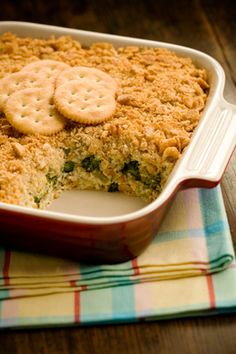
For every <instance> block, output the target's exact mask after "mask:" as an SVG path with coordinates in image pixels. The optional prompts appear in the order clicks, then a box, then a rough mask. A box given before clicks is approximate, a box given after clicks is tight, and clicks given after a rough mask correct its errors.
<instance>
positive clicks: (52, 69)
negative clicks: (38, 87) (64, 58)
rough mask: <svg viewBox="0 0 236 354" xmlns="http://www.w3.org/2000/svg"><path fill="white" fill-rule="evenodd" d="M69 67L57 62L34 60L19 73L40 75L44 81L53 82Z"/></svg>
mask: <svg viewBox="0 0 236 354" xmlns="http://www.w3.org/2000/svg"><path fill="white" fill-rule="evenodd" d="M69 68H70V66H69V65H67V64H65V63H63V62H61V61H57V60H51V59H41V60H36V61H34V62H32V63H30V64H28V65H26V66H24V67H23V68H22V69H21V71H23V72H29V73H34V74H38V75H40V76H41V77H42V78H43V79H44V80H45V79H47V80H55V79H56V77H57V75H58V74H59V73H60V72H61V71H64V70H66V69H69Z"/></svg>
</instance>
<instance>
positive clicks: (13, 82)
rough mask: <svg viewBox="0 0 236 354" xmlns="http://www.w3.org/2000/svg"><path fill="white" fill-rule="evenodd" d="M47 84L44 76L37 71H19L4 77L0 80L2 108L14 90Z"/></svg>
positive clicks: (0, 106)
mask: <svg viewBox="0 0 236 354" xmlns="http://www.w3.org/2000/svg"><path fill="white" fill-rule="evenodd" d="M45 86H46V83H45V80H44V78H42V77H40V76H39V75H37V74H35V73H28V72H22V71H19V72H16V73H13V74H10V75H8V76H6V77H4V78H3V79H1V80H0V110H1V111H3V110H4V106H5V103H6V101H7V100H8V98H9V97H10V96H11V95H12V94H13V93H14V92H16V91H19V90H22V89H25V88H27V87H35V88H36V87H45Z"/></svg>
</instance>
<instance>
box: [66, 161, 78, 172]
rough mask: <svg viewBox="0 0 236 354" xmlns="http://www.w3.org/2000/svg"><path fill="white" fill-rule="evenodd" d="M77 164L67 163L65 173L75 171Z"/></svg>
mask: <svg viewBox="0 0 236 354" xmlns="http://www.w3.org/2000/svg"><path fill="white" fill-rule="evenodd" d="M74 168H75V163H74V161H66V162H65V164H64V167H63V172H65V173H69V172H72V171H74Z"/></svg>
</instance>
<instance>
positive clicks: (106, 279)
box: [0, 188, 236, 328]
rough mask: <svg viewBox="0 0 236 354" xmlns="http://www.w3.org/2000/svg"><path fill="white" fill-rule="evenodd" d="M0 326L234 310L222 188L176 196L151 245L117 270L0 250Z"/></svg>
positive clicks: (235, 275)
mask: <svg viewBox="0 0 236 354" xmlns="http://www.w3.org/2000/svg"><path fill="white" fill-rule="evenodd" d="M0 272H1V273H0V276H1V278H0V327H1V328H6V327H23V326H30V327H33V326H49V325H51V326H58V325H66V324H68V325H72V324H78V323H80V324H93V323H104V322H110V323H111V322H125V321H138V320H140V319H143V318H145V319H146V320H148V319H150V320H151V319H156V318H158V319H161V318H169V317H177V316H185V315H198V314H204V313H205V314H206V313H208V312H209V313H214V312H221V311H224V312H226V311H233V310H234V308H235V306H236V267H235V263H234V251H233V247H232V240H231V236H230V232H229V227H228V223H227V219H226V214H225V210H224V205H223V201H222V195H221V190H220V188H216V189H212V190H202V189H191V190H188V191H183V192H180V193H179V194H178V196H177V198H176V200H175V202H174V203H173V205H172V207H171V209H170V210H169V212H168V215H167V216H166V218H165V220H164V222H163V224H162V227H161V229H160V230H159V232H158V235H157V236H156V238H155V239H154V240H153V242H152V244H151V245H150V246H149V247H148V248H147V249H146V250H145V252H144V253H143V254H142V255H141V256H139V257H138V258H136V259H134V260H132V261H129V262H125V263H121V264H117V265H106V264H104V265H99V266H94V265H86V264H80V263H76V262H70V261H68V260H63V259H59V258H53V257H46V256H39V255H33V254H28V253H21V252H15V251H9V250H4V249H1V251H0Z"/></svg>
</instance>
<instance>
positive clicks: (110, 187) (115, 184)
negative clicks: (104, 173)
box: [108, 182, 119, 192]
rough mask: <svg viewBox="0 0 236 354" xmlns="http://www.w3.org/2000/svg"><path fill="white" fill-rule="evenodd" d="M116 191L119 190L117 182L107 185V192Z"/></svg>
mask: <svg viewBox="0 0 236 354" xmlns="http://www.w3.org/2000/svg"><path fill="white" fill-rule="evenodd" d="M118 191H119V186H118V183H116V182H112V183H111V184H110V185H109V187H108V192H118Z"/></svg>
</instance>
